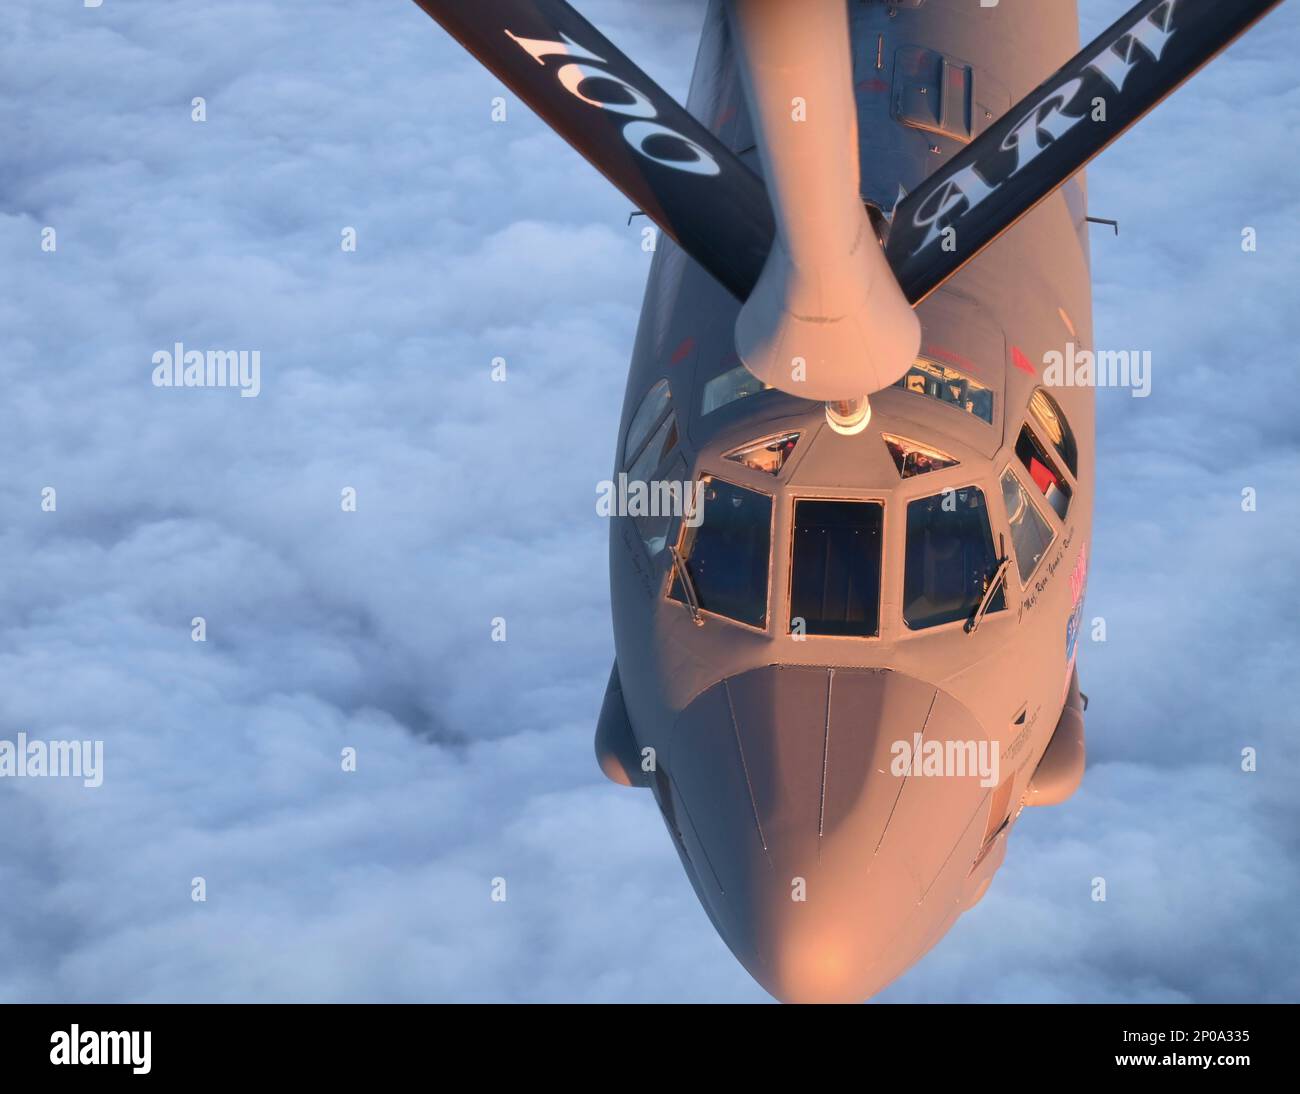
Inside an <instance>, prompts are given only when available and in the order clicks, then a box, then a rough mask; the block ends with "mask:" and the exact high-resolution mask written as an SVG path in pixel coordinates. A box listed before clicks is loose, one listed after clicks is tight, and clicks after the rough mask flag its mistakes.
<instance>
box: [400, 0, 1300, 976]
mask: <svg viewBox="0 0 1300 1094" xmlns="http://www.w3.org/2000/svg"><path fill="white" fill-rule="evenodd" d="M416 2H417V3H418V4H419V5H420V6H421V7H423V8H424V9H425V10H426V11H427V12H428V13H429V14H430V15H432V16H433V18H435V19H436V20H437V21H438V22H439V23H441V24H442V25H443V26H444V27H445V28H446V29H447V30H448V31H449V32H450V33H452V34H453V35H454V36H455V37H457V38H458V40H460V41H461V42H462V44H464V45H465V46H466V48H467V49H469V50H470V51H471V52H472V53H474V54H475V56H477V57H478V58H479V59H480V60H481V61H482V62H483V63H484V64H485V65H487V66H488V67H489V68H490V69H491V70H492V71H493V72H494V73H495V74H496V75H497V76H498V77H500V78H501V79H502V80H503V81H504V82H505V83H506V84H507V85H509V86H510V87H511V88H512V89H513V90H514V91H515V92H516V93H517V94H519V95H520V96H521V97H522V98H523V99H524V100H525V101H527V102H528V103H529V104H530V105H532V106H533V108H534V109H536V110H537V111H538V113H539V114H541V115H542V117H544V118H545V119H546V120H547V121H548V122H549V123H550V124H551V125H552V126H553V127H554V128H555V129H556V131H557V132H559V133H560V134H561V135H562V136H564V137H565V139H566V140H568V141H569V142H570V143H571V144H572V145H574V147H575V148H577V149H578V150H579V151H580V152H582V154H583V155H585V156H586V157H587V158H588V159H589V160H590V161H591V162H592V163H593V164H595V165H596V166H597V167H598V168H600V170H602V172H604V173H605V175H606V176H607V177H608V178H609V179H610V180H611V181H612V182H613V183H614V184H615V185H617V186H618V187H619V188H620V189H621V190H622V192H623V193H624V194H626V195H627V196H628V197H629V198H630V199H632V200H634V201H636V202H637V203H639V204H640V206H641V208H642V209H643V210H644V211H645V212H646V214H647V216H649V217H650V218H651V219H652V220H654V221H655V222H656V223H657V224H659V225H660V227H662V228H663V234H662V235H660V236H659V239H658V245H657V247H656V251H655V256H654V261H653V263H652V265H651V269H650V275H649V282H648V284H647V287H646V294H645V301H644V305H643V307H642V312H641V319H640V325H639V328H638V331H637V336H636V341H635V345H634V347H633V352H632V360H631V368H630V372H629V377H628V385H627V393H626V397H625V400H624V406H623V413H622V420H621V424H620V428H619V433H618V447H617V451H616V457H615V459H616V464H615V468H614V477H613V478H614V481H615V482H617V483H618V484H619V492H618V497H617V503H616V504H615V505H614V506H613V513H612V515H611V520H610V599H611V604H612V611H613V622H614V645H615V663H614V667H613V669H612V670H611V674H610V679H609V684H608V687H607V689H606V694H605V699H604V703H603V705H602V708H601V712H600V717H599V719H598V722H597V728H596V741H595V747H596V755H597V759H598V762H599V764H600V767H601V769H602V770H603V771H604V773H605V774H606V775H607V776H608V777H609V778H610V779H612V780H613V781H615V782H618V783H621V784H623V785H627V786H637V787H643V788H649V789H650V791H651V792H652V793H653V794H654V796H655V799H656V801H657V803H658V805H659V808H660V810H661V812H662V814H663V817H664V820H665V823H666V824H667V827H668V831H669V833H670V835H671V838H672V840H673V843H674V846H675V847H676V849H677V853H678V855H679V857H680V858H681V861H682V865H683V867H684V868H685V870H686V874H687V876H688V877H689V878H690V881H691V884H692V885H693V886H694V888H695V892H696V895H697V896H698V897H699V900H700V903H701V904H702V905H703V907H704V909H705V911H706V912H707V914H708V916H709V918H710V919H711V921H712V922H713V924H714V926H715V927H716V929H717V931H718V933H719V934H720V936H721V937H722V939H723V940H724V941H725V942H726V944H727V946H728V947H729V948H730V949H731V951H732V953H734V954H735V956H736V957H737V958H738V959H739V960H740V962H741V963H742V964H743V965H744V966H745V968H746V969H747V970H748V971H749V972H750V974H751V975H752V976H753V977H754V978H755V980H757V981H758V982H759V983H760V984H761V985H762V986H763V987H764V988H766V989H767V990H768V991H769V992H770V993H771V994H772V995H774V996H775V997H777V998H778V999H781V1000H787V1001H807V1002H820V1001H861V1000H864V999H867V998H869V997H870V996H872V995H874V994H875V993H876V992H878V991H879V990H880V989H881V988H883V987H885V986H886V985H887V984H889V983H890V982H891V981H893V980H894V979H895V978H897V977H898V976H899V975H900V974H902V973H903V972H904V971H905V970H906V969H908V968H910V967H911V966H912V965H913V964H915V963H916V962H917V961H918V960H920V959H921V957H922V956H923V955H924V954H925V953H926V952H927V951H928V950H929V949H930V948H931V947H933V946H934V945H935V944H936V943H937V942H938V941H939V940H940V939H941V938H942V937H943V936H944V935H945V933H946V932H947V931H948V929H949V928H950V927H951V926H952V924H953V922H954V921H955V920H956V918H957V916H958V915H959V914H960V913H961V912H963V911H965V910H967V909H969V908H971V907H973V906H974V905H975V904H976V903H977V902H978V901H979V900H980V898H981V897H982V896H983V895H984V893H985V891H986V890H987V889H988V886H989V884H990V882H991V880H992V877H993V874H994V872H995V871H996V870H997V868H998V867H999V866H1000V865H1001V863H1002V861H1003V859H1004V856H1005V854H1006V845H1007V840H1008V838H1009V836H1010V832H1011V829H1012V827H1013V826H1014V824H1015V822H1016V820H1017V819H1018V818H1019V816H1020V814H1021V812H1022V810H1023V809H1024V807H1025V806H1027V805H1054V804H1057V803H1059V802H1062V801H1064V800H1065V799H1066V798H1068V797H1069V796H1070V795H1071V794H1072V793H1073V792H1074V791H1075V790H1076V789H1077V787H1078V786H1079V784H1080V781H1081V780H1082V778H1083V772H1084V760H1085V750H1084V726H1083V709H1084V706H1085V700H1084V698H1083V696H1082V694H1081V692H1080V690H1079V680H1078V667H1077V662H1078V652H1079V646H1080V645H1081V642H1082V633H1083V632H1084V631H1085V630H1088V629H1090V627H1089V624H1088V623H1087V622H1086V621H1085V618H1084V615H1083V611H1084V601H1085V592H1086V586H1087V579H1088V570H1089V544H1090V540H1091V534H1092V508H1093V491H1094V437H1095V399H1094V392H1095V388H1094V386H1093V384H1094V381H1095V379H1096V378H1097V376H1098V373H1099V372H1100V371H1101V369H1102V367H1103V365H1102V361H1103V357H1102V355H1101V354H1100V353H1097V352H1096V347H1095V346H1094V343H1093V326H1092V300H1091V284H1090V271H1089V263H1090V259H1089V220H1088V203H1087V190H1086V183H1085V178H1084V174H1083V170H1082V168H1083V166H1084V165H1085V164H1086V163H1087V162H1088V161H1089V160H1090V159H1091V158H1092V157H1093V156H1094V155H1096V154H1097V153H1098V152H1100V151H1102V150H1103V149H1104V148H1105V147H1106V146H1107V145H1108V144H1109V143H1110V142H1111V141H1113V140H1115V139H1117V138H1118V137H1119V136H1120V135H1122V134H1123V133H1124V132H1126V131H1127V129H1128V128H1129V127H1131V126H1132V125H1133V124H1135V123H1136V122H1137V121H1138V120H1139V119H1140V118H1141V117H1142V116H1143V115H1144V114H1145V113H1146V112H1147V111H1148V110H1150V109H1151V108H1153V107H1154V106H1155V105H1156V104H1157V103H1158V102H1159V101H1160V100H1161V99H1163V98H1164V96H1165V95H1167V94H1169V93H1170V92H1171V91H1172V90H1173V89H1174V88H1176V87H1178V86H1179V85H1181V83H1182V82H1183V81H1184V80H1186V79H1187V78H1188V77H1189V76H1191V75H1192V74H1193V73H1194V72H1195V71H1196V70H1197V69H1199V68H1200V67H1201V65H1203V64H1205V63H1206V62H1207V61H1208V60H1210V59H1211V58H1212V57H1213V56H1214V55H1215V54H1216V53H1217V52H1219V51H1220V50H1221V49H1223V48H1224V47H1225V46H1226V45H1227V44H1228V43H1229V42H1231V41H1232V40H1234V39H1235V38H1236V37H1237V36H1238V35H1240V34H1242V33H1244V32H1245V30H1246V29H1248V28H1249V27H1250V26H1251V25H1253V24H1254V22H1255V21H1256V20H1258V19H1259V18H1261V17H1262V16H1263V15H1265V14H1266V13H1267V12H1268V11H1269V10H1271V9H1272V8H1273V7H1275V6H1277V4H1278V3H1280V2H1281V0H1237V2H1235V3H1234V4H1231V5H1228V4H1222V3H1218V2H1217V0H1138V3H1137V4H1136V6H1135V7H1134V8H1133V9H1132V10H1130V11H1129V12H1128V13H1127V14H1126V15H1125V16H1124V17H1122V18H1121V19H1120V20H1119V21H1118V22H1117V23H1115V24H1114V25H1113V26H1112V27H1110V28H1108V29H1107V30H1106V31H1105V32H1103V34H1102V35H1101V37H1099V38H1098V39H1097V40H1096V41H1095V42H1093V43H1090V44H1089V45H1088V46H1087V47H1086V48H1085V49H1083V50H1082V51H1081V50H1080V48H1079V46H1080V40H1079V26H1078V12H1077V7H1076V4H1075V2H1074V0H1050V2H1047V0H999V2H996V3H994V4H993V6H990V7H985V6H981V4H979V3H977V2H976V0H897V2H894V3H887V2H881V0H800V2H798V3H796V2H795V0H712V2H711V3H710V4H709V6H708V10H707V13H706V14H705V17H704V29H703V34H702V38H701V43H700V48H699V54H698V57H697V60H696V65H695V72H694V77H693V80H692V84H691V90H690V96H689V100H688V103H687V110H685V111H683V110H682V108H681V107H680V106H679V105H678V104H676V103H674V102H673V101H672V100H671V99H670V98H669V97H668V96H667V95H666V94H665V93H664V92H663V91H662V90H661V89H658V88H657V87H655V86H654V85H653V82H652V81H650V80H649V79H648V77H646V76H645V74H644V73H642V72H640V70H638V69H637V68H636V66H635V65H634V64H633V63H632V62H631V60H630V59H629V58H627V57H625V56H624V55H622V54H621V53H620V52H619V51H618V50H617V48H616V47H615V46H614V45H613V43H611V42H609V41H608V40H606V39H604V38H603V37H602V36H601V35H600V33H599V32H598V31H597V30H596V28H594V27H592V26H591V25H590V24H589V23H587V22H586V21H585V20H583V19H582V18H581V16H580V15H579V14H578V13H577V12H576V11H574V10H573V9H572V8H571V7H570V6H569V5H567V4H566V3H564V2H563V0H490V2H489V0H485V2H483V3H481V4H474V5H465V4H461V3H459V2H456V0H416ZM846 31H847V36H846ZM846 54H847V56H846ZM805 121H807V122H808V124H807V125H804V124H803V123H804V122H805ZM855 147H856V153H857V155H856V157H855V156H854V154H853V153H854V149H855ZM873 236H874V238H873ZM674 240H676V242H674ZM1109 242H1110V241H1109V240H1108V243H1109ZM913 309H915V310H913ZM918 320H919V322H918ZM1094 354H1095V358H1094V359H1092V360H1089V358H1090V357H1092V356H1093V355H1094ZM742 359H743V363H742ZM1107 361H1108V367H1110V368H1113V367H1114V366H1115V365H1116V363H1117V362H1116V361H1115V360H1114V358H1111V357H1109V355H1107ZM1076 365H1077V366H1078V370H1076V368H1075V367H1074V366H1076ZM1107 382H1113V381H1112V380H1111V379H1110V378H1109V377H1108V380H1107ZM868 396H869V398H868ZM638 487H640V488H642V489H641V490H640V492H639V493H638ZM673 490H676V494H674V493H673V492H672V491H673ZM697 490H698V497H697V496H695V494H696V491H697ZM647 495H648V496H649V498H650V499H651V500H650V503H649V505H648V506H647ZM674 501H676V503H677V504H675V505H674V504H671V503H673V502H674Z"/></svg>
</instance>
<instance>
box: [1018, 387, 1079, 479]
mask: <svg viewBox="0 0 1300 1094" xmlns="http://www.w3.org/2000/svg"><path fill="white" fill-rule="evenodd" d="M1029 412H1030V413H1031V414H1032V415H1033V416H1034V420H1035V421H1036V422H1037V423H1038V426H1039V428H1040V429H1041V430H1042V432H1043V436H1044V437H1046V438H1047V439H1048V440H1049V441H1051V443H1052V445H1053V447H1054V448H1055V449H1056V454H1057V455H1058V456H1060V457H1061V462H1062V463H1064V464H1065V466H1066V467H1067V468H1069V471H1070V474H1071V475H1073V476H1074V477H1075V478H1076V479H1077V478H1078V477H1079V446H1078V444H1077V443H1076V442H1075V439H1074V431H1073V430H1072V429H1071V428H1070V423H1069V422H1067V421H1066V420H1065V413H1064V412H1063V411H1062V410H1061V408H1060V406H1059V404H1058V403H1057V401H1056V400H1055V399H1053V398H1052V397H1051V396H1050V395H1048V394H1047V392H1045V391H1044V390H1043V389H1042V388H1041V387H1040V388H1039V389H1038V390H1037V391H1035V392H1034V394H1033V395H1032V396H1031V397H1030V399H1029Z"/></svg>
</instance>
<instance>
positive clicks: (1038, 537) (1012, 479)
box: [1002, 467, 1055, 585]
mask: <svg viewBox="0 0 1300 1094" xmlns="http://www.w3.org/2000/svg"><path fill="white" fill-rule="evenodd" d="M1002 500H1003V502H1004V503H1005V504H1006V507H1007V519H1008V520H1009V521H1010V522H1011V542H1012V544H1013V545H1014V546H1015V549H1016V568H1017V569H1018V570H1019V571H1020V584H1022V585H1023V584H1024V583H1025V582H1026V581H1028V580H1029V575H1030V574H1032V573H1033V572H1034V570H1035V569H1036V568H1037V567H1038V563H1039V562H1040V561H1041V560H1042V557H1043V556H1044V555H1045V554H1047V548H1049V547H1050V546H1051V545H1052V539H1053V537H1054V536H1055V533H1054V532H1053V531H1052V526H1051V525H1050V524H1048V523H1047V520H1046V518H1045V517H1044V516H1043V515H1042V513H1040V512H1039V511H1038V507H1037V506H1036V505H1035V504H1034V503H1033V500H1032V499H1031V498H1030V496H1029V491H1027V490H1026V489H1025V488H1024V487H1023V486H1022V485H1021V484H1020V480H1019V479H1018V478H1016V475H1015V472H1013V471H1012V470H1011V468H1009V467H1008V468H1007V469H1006V470H1005V471H1004V472H1003V473H1002Z"/></svg>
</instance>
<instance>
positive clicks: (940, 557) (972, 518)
mask: <svg viewBox="0 0 1300 1094" xmlns="http://www.w3.org/2000/svg"><path fill="white" fill-rule="evenodd" d="M997 568H998V558H997V553H996V552H995V551H994V549H993V533H992V531H991V530H990V529H989V515H988V508H987V506H986V505H985V502H984V492H983V491H982V490H980V489H979V488H977V487H974V486H968V487H965V488H964V489H961V490H945V491H944V492H943V493H942V494H935V495H934V496H933V497H929V498H920V499H919V500H917V501H913V502H910V503H909V504H908V506H907V560H906V563H905V566H904V570H903V620H904V622H906V623H907V625H908V626H909V627H911V628H912V629H913V630H922V629H924V628H926V627H937V626H939V625H940V624H943V623H953V622H955V621H957V620H959V619H969V618H970V617H971V616H972V615H973V614H974V612H975V609H976V608H978V607H979V604H980V600H981V599H982V598H983V596H984V588H985V583H986V582H987V581H988V580H989V579H991V578H992V577H993V575H994V573H995V572H996V571H997ZM1005 608H1006V597H1005V595H1004V594H1003V592H1002V589H1001V588H999V589H998V591H997V592H996V593H994V595H993V599H992V601H991V603H990V605H989V609H988V610H989V611H990V612H997V611H1003V610H1005Z"/></svg>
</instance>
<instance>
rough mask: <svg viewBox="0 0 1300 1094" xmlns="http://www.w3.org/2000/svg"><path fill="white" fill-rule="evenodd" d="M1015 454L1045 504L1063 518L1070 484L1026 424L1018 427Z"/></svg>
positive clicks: (1066, 510)
mask: <svg viewBox="0 0 1300 1094" xmlns="http://www.w3.org/2000/svg"><path fill="white" fill-rule="evenodd" d="M1016 455H1017V456H1019V457H1020V462H1021V463H1022V464H1024V465H1025V470H1026V471H1028V472H1029V477H1030V478H1031V479H1033V480H1034V485H1035V486H1037V487H1038V489H1039V490H1041V491H1042V492H1043V497H1045V498H1046V499H1047V504H1048V505H1050V506H1051V507H1052V510H1053V511H1054V512H1055V513H1056V515H1057V516H1058V517H1060V518H1061V519H1062V520H1064V519H1065V514H1066V513H1068V512H1069V511H1070V484H1069V483H1067V482H1066V481H1065V478H1064V477H1063V476H1062V475H1061V473H1060V472H1059V471H1057V469H1056V465H1055V464H1054V463H1053V461H1052V459H1051V458H1050V457H1049V456H1048V455H1047V453H1046V452H1045V451H1043V446H1042V445H1041V444H1039V443H1038V438H1037V437H1035V436H1034V434H1033V433H1032V432H1031V431H1030V429H1029V427H1028V426H1027V425H1026V426H1021V428H1020V437H1019V439H1018V440H1017V441H1016Z"/></svg>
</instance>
